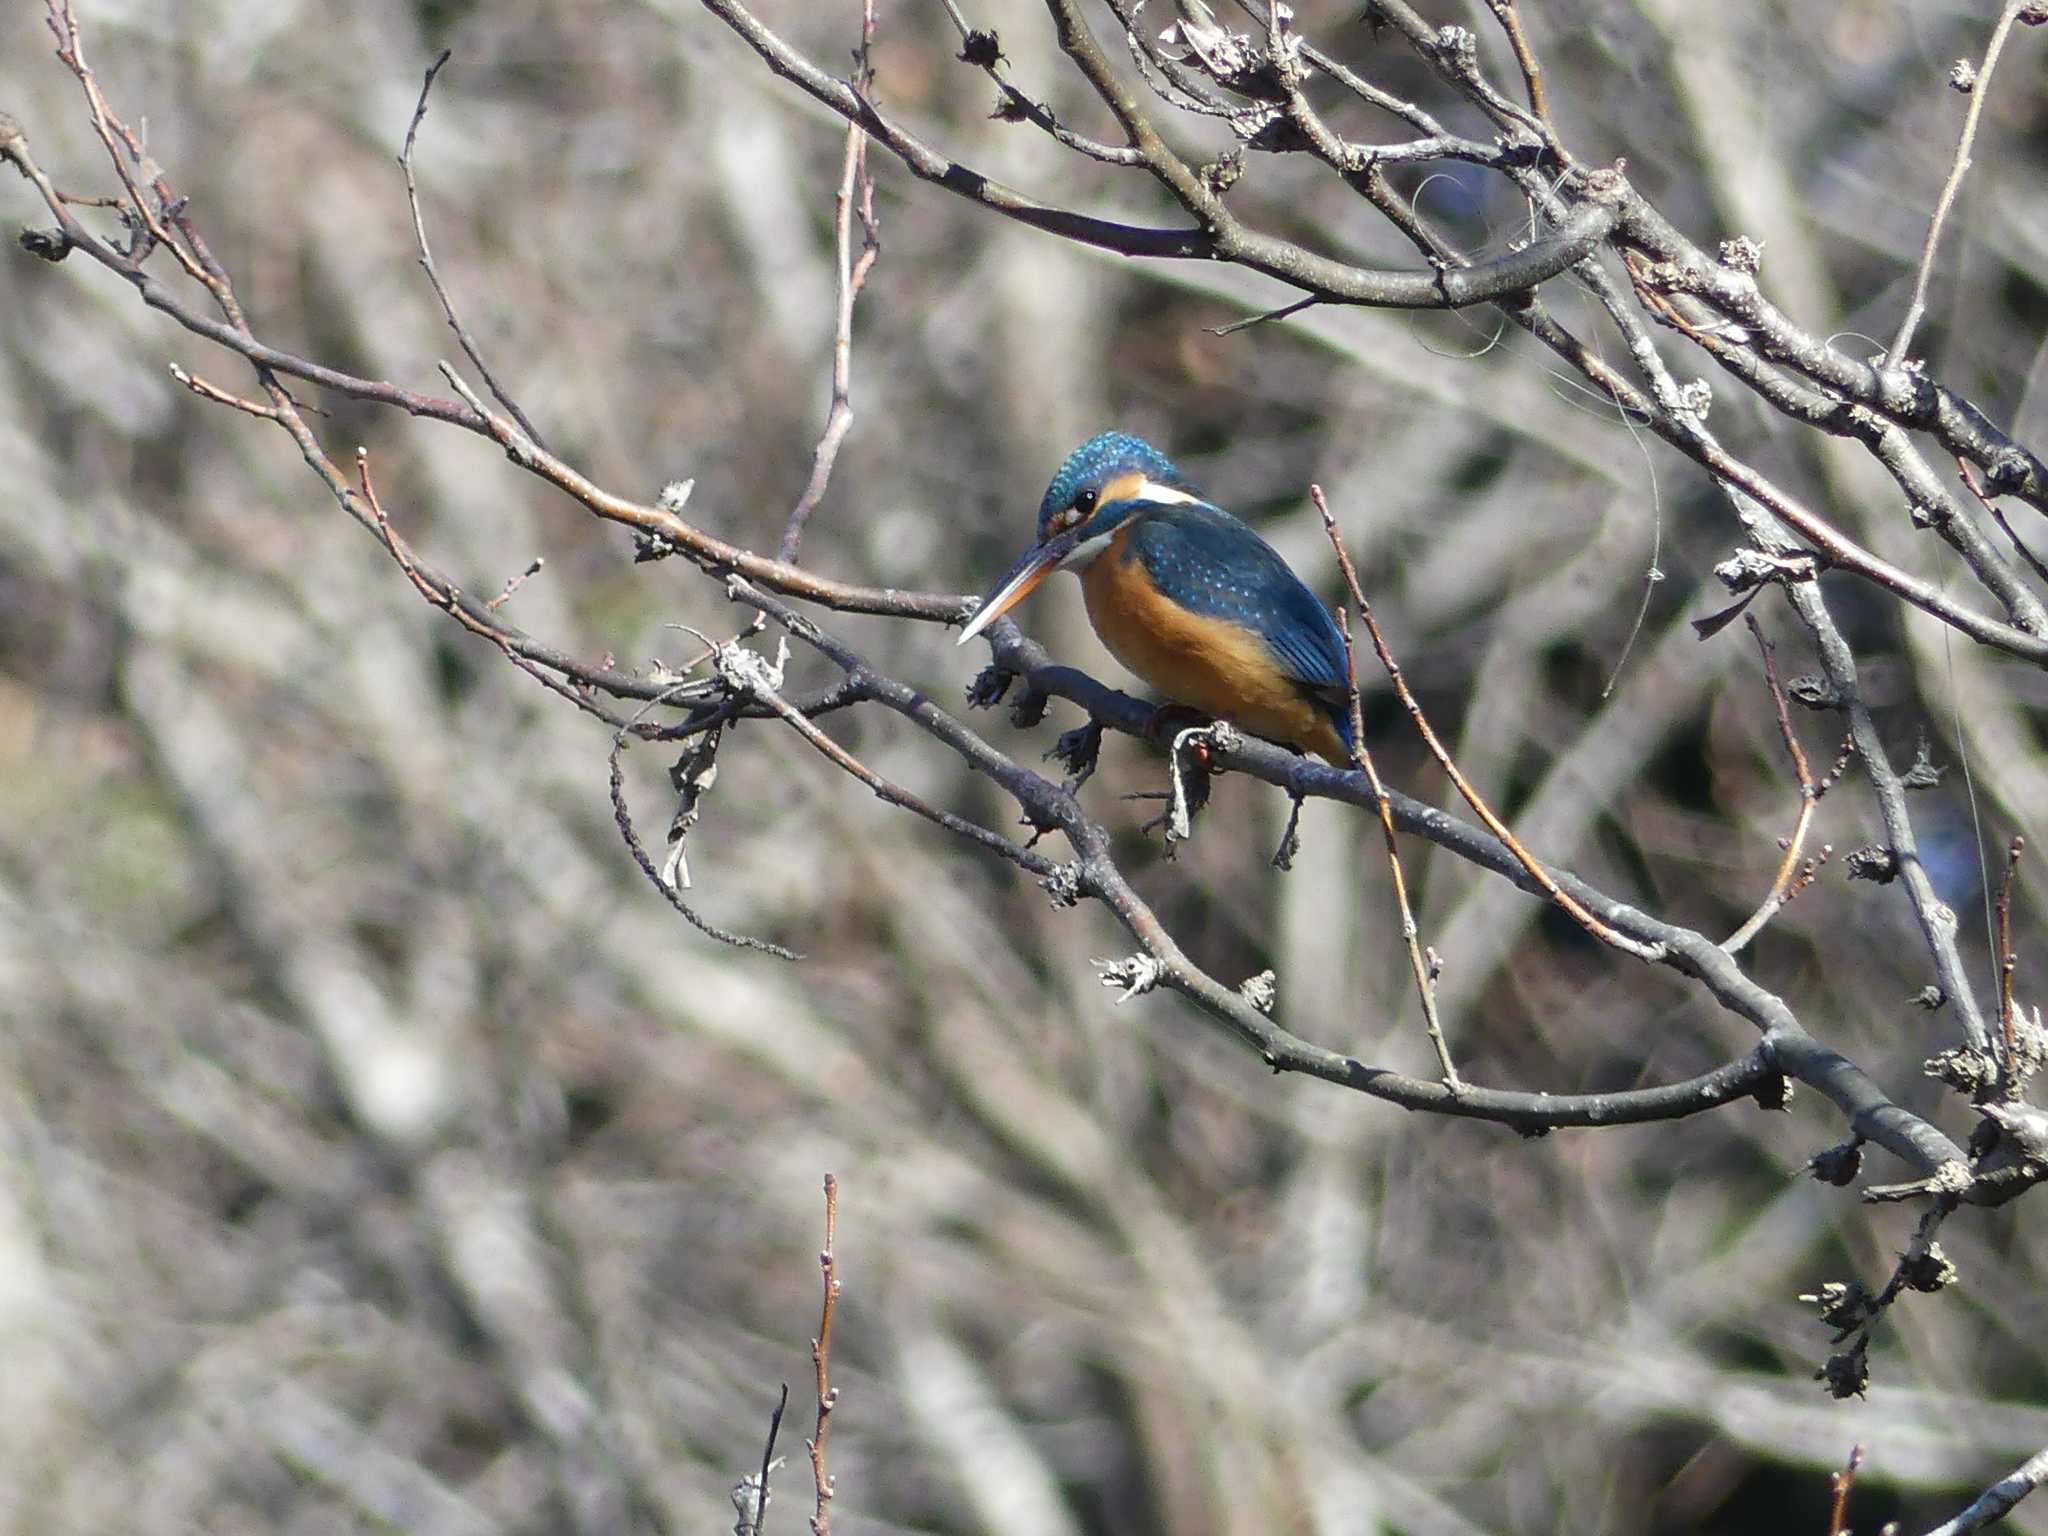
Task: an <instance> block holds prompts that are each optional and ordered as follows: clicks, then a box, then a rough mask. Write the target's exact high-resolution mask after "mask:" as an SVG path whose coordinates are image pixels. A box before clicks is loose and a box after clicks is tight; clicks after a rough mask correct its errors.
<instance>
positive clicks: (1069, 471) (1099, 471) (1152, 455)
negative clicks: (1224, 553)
mask: <svg viewBox="0 0 2048 1536" xmlns="http://www.w3.org/2000/svg"><path fill="white" fill-rule="evenodd" d="M1134 471H1135V472H1136V473H1138V474H1141V475H1143V476H1144V477H1145V478H1146V479H1148V480H1155V481H1157V482H1158V483H1159V484H1161V485H1170V486H1172V487H1173V488H1174V489H1175V490H1179V491H1186V492H1187V493H1188V494H1189V495H1191V496H1192V495H1197V494H1199V493H1198V492H1197V491H1196V490H1195V488H1194V486H1192V485H1190V484H1189V483H1188V479H1187V476H1185V475H1183V474H1182V473H1181V472H1180V471H1179V470H1178V469H1177V468H1175V467H1174V463H1173V460H1171V459H1169V458H1168V457H1167V456H1166V455H1165V454H1163V453H1161V452H1160V451H1159V450H1158V449H1157V448H1154V447H1153V446H1152V445H1151V444H1150V443H1148V442H1146V441H1145V440H1144V439H1143V438H1142V437H1133V436H1131V434H1130V433H1128V432H1103V433H1099V434H1097V435H1096V436H1094V437H1091V438H1089V439H1088V441H1087V442H1085V443H1083V444H1082V445H1081V446H1080V447H1078V448H1076V449H1075V450H1074V451H1073V452H1072V453H1070V454H1068V455H1067V461H1066V463H1064V464H1062V465H1061V466H1060V469H1059V473H1058V474H1056V475H1054V476H1053V477H1052V484H1051V485H1049V486H1047V487H1046V488H1045V499H1044V500H1042V501H1040V502H1039V504H1038V536H1039V538H1041V539H1043V538H1044V537H1045V531H1046V527H1047V525H1048V524H1050V523H1051V522H1052V520H1053V518H1054V517H1055V516H1056V515H1057V514H1058V513H1060V512H1061V511H1062V510H1064V509H1065V508H1067V507H1071V506H1072V505H1073V504H1074V498H1075V497H1076V496H1078V495H1080V494H1081V492H1082V491H1083V490H1085V489H1087V488H1089V487H1091V486H1092V487H1094V488H1096V489H1100V488H1101V487H1102V486H1105V485H1107V484H1108V483H1109V482H1110V481H1112V480H1114V479H1115V478H1116V477H1117V476H1118V475H1126V474H1130V473H1132V472H1134Z"/></svg>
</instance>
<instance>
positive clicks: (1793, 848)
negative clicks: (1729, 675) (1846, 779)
mask: <svg viewBox="0 0 2048 1536" xmlns="http://www.w3.org/2000/svg"><path fill="white" fill-rule="evenodd" d="M1743 618H1744V620H1745V621H1746V622H1747V623H1748V625H1749V632H1750V634H1751V635H1753V636H1755V637H1756V644H1757V649H1758V650H1759V651H1760V652H1761V653H1762V654H1763V660H1764V681H1765V682H1766V683H1767V684H1768V685H1769V686H1770V690H1771V702H1772V703H1773V704H1774V705H1775V706H1776V707H1777V711H1778V734H1779V736H1780V737H1781V738H1783V740H1784V743H1785V752H1786V755H1788V756H1789V757H1790V758H1791V759H1792V773H1793V776H1794V777H1795V778H1797V779H1798V781H1799V817H1798V820H1796V821H1795V822H1794V823H1793V825H1792V835H1791V836H1790V837H1788V838H1786V839H1785V856H1784V857H1783V858H1782V859H1780V860H1779V861H1778V873H1777V874H1776V875H1775V876H1774V877H1773V878H1772V880H1771V888H1770V890H1769V892H1768V893H1767V894H1766V895H1765V896H1764V899H1763V901H1762V903H1761V904H1759V905H1758V907H1757V909H1756V911H1754V912H1753V913H1751V914H1750V916H1749V920H1748V921H1747V922H1745V923H1744V924H1743V925H1742V926H1741V927H1740V928H1738V929H1736V930H1735V932H1733V933H1731V934H1730V935H1728V937H1727V938H1725V939H1723V940H1722V941H1721V948H1723V949H1724V950H1726V951H1727V952H1728V953H1729V954H1731V955H1732V954H1734V953H1736V952H1737V951H1738V950H1740V949H1741V948H1742V947H1743V946H1744V945H1746V944H1747V943H1749V941H1750V940H1751V939H1753V938H1755V937H1756V936H1757V935H1758V934H1759V933H1761V932H1762V931H1763V927H1764V925H1765V924H1766V923H1768V922H1769V921H1770V920H1771V919H1772V918H1773V917H1775V916H1777V915H1778V913H1779V912H1780V911H1781V910H1782V909H1783V908H1784V906H1785V903H1786V902H1788V901H1790V900H1791V899H1792V898H1793V897H1794V896H1796V895H1798V894H1799V892H1800V891H1802V890H1804V889H1805V888H1806V886H1807V885H1809V884H1811V883H1812V879H1813V875H1814V874H1815V873H1817V872H1818V870H1819V866H1820V863H1821V862H1823V861H1825V859H1826V858H1827V856H1828V853H1829V851H1830V850H1827V849H1823V850H1822V851H1821V855H1820V859H1818V860H1815V861H1812V862H1810V863H1809V864H1808V865H1807V867H1806V869H1805V870H1803V871H1802V870H1801V868H1800V864H1799V856H1800V854H1801V853H1802V852H1803V851H1804V849H1805V846H1806V833H1807V830H1808V828H1810V827H1811V826H1812V825H1813V813H1814V811H1815V809H1816V808H1817V807H1818V806H1819V805H1820V802H1821V797H1822V796H1824V795H1825V794H1827V792H1828V791H1829V790H1830V789H1832V788H1833V787H1834V785H1835V781H1836V780H1837V779H1839V778H1840V777H1841V776H1842V771H1843V769H1844V768H1845V767H1846V766H1847V764H1848V760H1849V757H1850V755H1851V753H1853V752H1854V751H1855V740H1854V738H1853V737H1852V738H1850V739H1849V740H1848V741H1845V742H1844V743H1843V744H1842V751H1841V754H1840V755H1839V756H1838V757H1837V758H1836V759H1835V766H1834V767H1833V769H1831V770H1830V771H1829V773H1828V776H1827V777H1826V778H1824V779H1815V778H1814V776H1813V769H1812V768H1811V767H1810V766H1808V764H1807V761H1806V751H1805V749H1804V748H1803V747H1801V746H1800V745H1799V735H1798V733H1797V732H1796V731H1794V730H1793V729H1792V706H1791V704H1790V702H1789V701H1788V700H1787V699H1786V697H1785V685H1784V684H1783V683H1781V682H1780V681H1779V680H1778V662H1777V655H1776V648H1775V647H1774V646H1772V644H1771V642H1770V641H1769V640H1767V639H1765V638H1764V631H1763V626H1762V625H1761V624H1759V623H1757V621H1756V615H1755V614H1753V613H1751V614H1744V615H1743Z"/></svg>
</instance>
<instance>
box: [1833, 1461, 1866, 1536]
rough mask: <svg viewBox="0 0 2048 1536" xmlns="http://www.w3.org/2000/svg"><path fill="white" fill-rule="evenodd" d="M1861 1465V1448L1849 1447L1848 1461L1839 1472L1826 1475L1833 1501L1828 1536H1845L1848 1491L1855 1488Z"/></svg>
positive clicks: (1847, 1515) (1847, 1524)
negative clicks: (1857, 1470) (1857, 1471)
mask: <svg viewBox="0 0 2048 1536" xmlns="http://www.w3.org/2000/svg"><path fill="white" fill-rule="evenodd" d="M1862 1465H1863V1447H1862V1446H1860V1445H1857V1446H1851V1447H1850V1449H1849V1460H1848V1462H1847V1463H1846V1464H1845V1465H1844V1466H1843V1467H1842V1470H1841V1471H1839V1472H1831V1473H1829V1474H1828V1487H1829V1488H1830V1489H1832V1490H1833V1493H1834V1501H1833V1503H1832V1504H1831V1505H1830V1506H1829V1508H1828V1536H1846V1533H1847V1531H1848V1529H1849V1490H1850V1489H1851V1488H1854V1487H1855V1486H1856V1469H1857V1468H1858V1467H1860V1466H1862Z"/></svg>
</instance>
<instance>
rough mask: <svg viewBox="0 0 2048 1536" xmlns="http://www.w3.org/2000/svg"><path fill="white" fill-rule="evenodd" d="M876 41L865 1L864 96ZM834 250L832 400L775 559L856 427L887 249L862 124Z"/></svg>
mask: <svg viewBox="0 0 2048 1536" xmlns="http://www.w3.org/2000/svg"><path fill="white" fill-rule="evenodd" d="M874 44H875V0H861V17H860V47H859V48H858V49H856V50H855V51H854V58H855V60H856V65H855V69H854V77H853V79H854V89H855V90H856V91H857V92H859V94H860V95H861V96H863V97H865V96H867V95H868V93H869V92H870V91H871V90H872V89H873V87H874V83H875V69H874V63H873V61H872V58H871V57H870V55H871V53H872V50H873V48H874ZM856 211H858V213H859V216H860V227H861V250H860V255H859V256H858V257H855V256H854V254H853V220H854V215H855V213H856ZM833 213H834V217H833V221H832V222H833V249H834V252H835V266H836V270H837V273H838V278H839V302H838V307H837V310H836V312H835V318H834V322H833V329H832V403H831V405H830V406H829V407H828V408H827V410H826V412H825V427H824V430H823V431H822V432H821V433H820V434H819V436H818V442H817V446H816V447H815V448H814V449H812V451H811V476H810V479H809V480H808V481H807V482H806V483H805V485H804V489H803V494H802V495H801V496H799V497H798V498H797V502H796V505H795V506H793V507H791V508H790V509H789V520H788V522H787V523H785V524H784V525H783V529H782V543H781V545H780V546H779V547H778V548H777V550H776V557H777V558H778V559H780V560H783V561H785V562H787V563H788V564H791V565H794V564H795V563H796V558H797V551H798V549H799V548H801V547H802V545H803V539H804V525H805V524H806V523H808V522H809V521H810V520H811V514H812V513H813V512H815V511H817V509H818V503H819V502H821V501H823V500H824V499H825V488H826V486H827V485H828V484H829V483H830V481H831V479H832V466H833V465H834V464H835V463H836V462H837V461H838V458H839V445H840V444H841V443H843V442H844V441H845V440H846V434H847V432H848V431H850V430H851V429H852V427H853V301H854V300H855V299H857V298H859V297H860V291H861V289H863V288H865V287H866V286H867V281H868V273H869V272H870V271H872V270H873V268H874V265H875V258H876V257H877V256H879V255H880V254H881V252H882V246H881V240H880V237H879V229H878V226H877V225H876V223H875V183H874V178H873V177H872V176H870V175H869V174H868V136H867V134H866V133H865V132H863V131H862V130H861V128H860V126H859V125H858V124H854V125H851V126H849V127H848V128H847V130H846V153H845V155H844V157H843V158H842V162H841V166H840V171H839V191H838V193H837V194H836V196H835V197H834V199H833Z"/></svg>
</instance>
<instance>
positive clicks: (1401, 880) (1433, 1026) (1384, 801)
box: [1288, 513, 1465, 1093]
mask: <svg viewBox="0 0 2048 1536" xmlns="http://www.w3.org/2000/svg"><path fill="white" fill-rule="evenodd" d="M1327 515H1328V514H1327V513H1326V514H1325V516H1327ZM1329 526H1331V527H1333V528H1334V526H1335V525H1334V524H1331V525H1329ZM1337 628H1338V630H1339V632H1340V633H1342V635H1343V636H1344V672H1345V677H1346V679H1347V688H1348V691H1349V693H1350V696H1351V755H1352V759H1353V761H1355V762H1356V763H1357V764H1358V766H1359V767H1361V768H1363V769H1364V770H1365V776H1366V778H1367V779H1368V780H1369V781H1370V782H1371V784H1372V797H1373V804H1374V806H1375V807H1376V808H1377V809H1378V811H1379V816H1380V834H1381V836H1382V837H1384V838H1385V839H1386V844H1387V868H1388V869H1389V870H1390V871H1391V872H1392V873H1393V877H1394V905H1395V906H1397V907H1398V908H1400V911H1401V941H1402V943H1404V944H1405V945H1406V946H1407V948H1408V968H1409V970H1410V971H1412V972H1413V973H1414V975H1415V990H1416V993H1417V994H1418V995H1419V996H1420V997H1421V999H1422V1027H1423V1029H1424V1030H1425V1031H1427V1033H1428V1035H1429V1043H1430V1044H1431V1045H1433V1046H1435V1047H1436V1060H1437V1065H1438V1066H1440V1067H1442V1068H1443V1073H1444V1086H1445V1087H1446V1088H1448V1089H1450V1090H1451V1092H1453V1093H1461V1092H1463V1091H1464V1088H1465V1081H1464V1079H1463V1078H1461V1077H1459V1076H1458V1069H1457V1067H1456V1066H1455V1065H1453V1064H1452V1062H1451V1048H1450V1044H1449V1042H1447V1041H1446V1040H1445V1039H1444V1029H1443V1021H1442V1020H1441V1019H1440V1018H1439V1017H1438V1016H1437V1010H1436V982H1437V976H1438V975H1439V973H1440V971H1441V969H1442V967H1441V965H1440V964H1439V962H1438V961H1437V958H1436V951H1435V950H1433V949H1432V950H1430V951H1429V952H1428V954H1427V955H1425V954H1424V953H1423V948H1422V930H1421V927H1420V926H1419V925H1418V924H1417V923H1416V921H1415V909H1414V907H1413V906H1412V905H1410V903H1409V900H1408V877H1407V875H1406V874H1405V873H1404V872H1403V871H1402V868H1401V851H1400V848H1399V846H1398V845H1397V844H1396V843H1395V841H1394V810H1393V804H1392V802H1391V801H1390V800H1389V799H1388V797H1387V786H1386V785H1385V784H1383V783H1382V782H1381V781H1380V771H1379V769H1378V768H1377V767H1375V766H1374V765H1373V760H1372V753H1371V752H1370V751H1369V750H1367V748H1366V745H1365V717H1364V714H1363V712H1362V711H1361V710H1360V708H1359V704H1358V662H1357V659H1356V658H1355V657H1354V655H1353V654H1352V649H1351V615H1350V613H1349V612H1348V611H1347V610H1345V609H1342V608H1339V609H1338V610H1337ZM1300 809H1301V803H1300V802H1299V801H1296V802H1295V810H1296V811H1297V812H1298V811H1299V810H1300ZM1293 825H1294V823H1293V821H1292V819H1291V818H1290V819H1289V821H1288V826H1289V828H1290V829H1292V827H1293Z"/></svg>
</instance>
